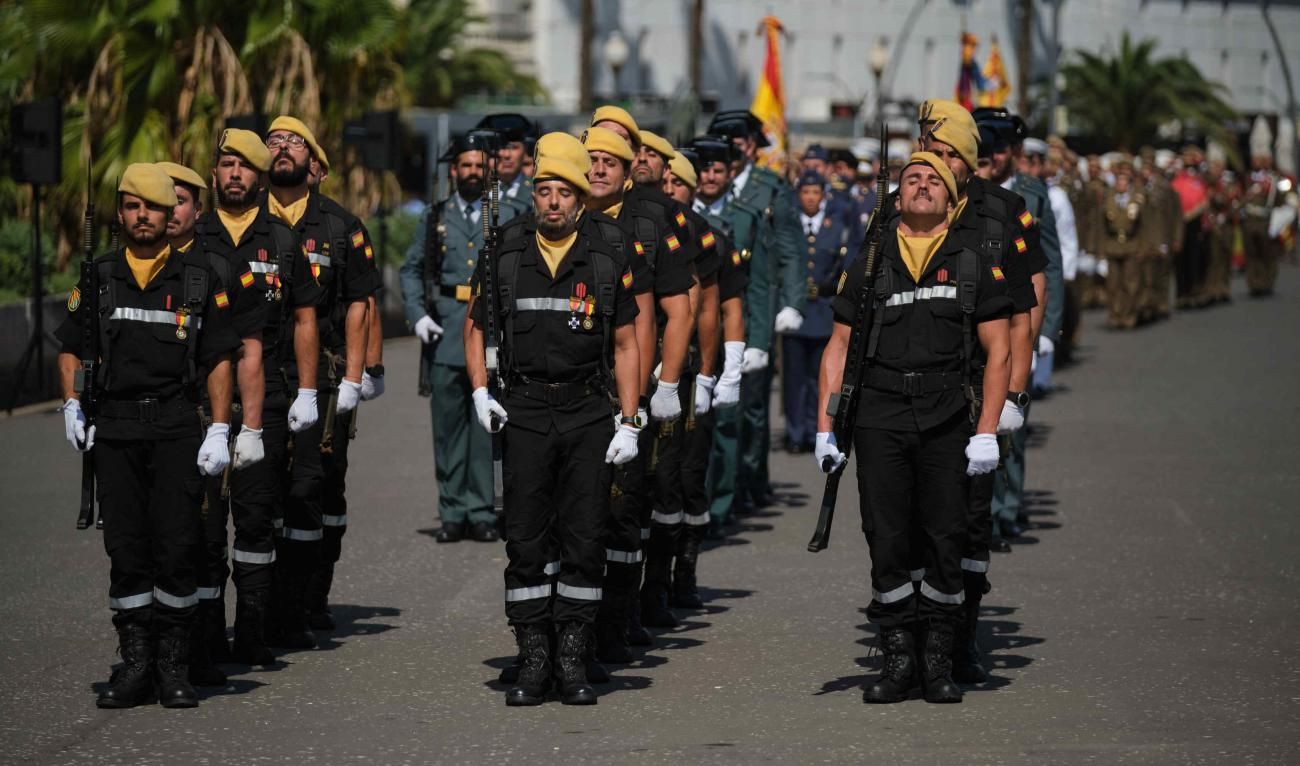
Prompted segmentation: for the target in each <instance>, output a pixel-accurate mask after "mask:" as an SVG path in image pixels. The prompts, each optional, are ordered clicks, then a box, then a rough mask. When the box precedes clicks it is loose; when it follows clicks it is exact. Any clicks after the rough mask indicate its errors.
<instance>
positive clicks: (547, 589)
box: [506, 583, 551, 604]
mask: <svg viewBox="0 0 1300 766" xmlns="http://www.w3.org/2000/svg"><path fill="white" fill-rule="evenodd" d="M550 595H551V586H550V584H549V583H548V584H546V585H532V586H529V587H527V588H506V603H507V604H509V603H513V602H515V601H531V600H532V599H535V598H550Z"/></svg>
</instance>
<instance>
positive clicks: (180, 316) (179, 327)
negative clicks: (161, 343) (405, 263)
mask: <svg viewBox="0 0 1300 766" xmlns="http://www.w3.org/2000/svg"><path fill="white" fill-rule="evenodd" d="M187 337H189V333H187V332H185V309H180V310H179V311H177V312H176V339H177V340H185V339H186V338H187Z"/></svg>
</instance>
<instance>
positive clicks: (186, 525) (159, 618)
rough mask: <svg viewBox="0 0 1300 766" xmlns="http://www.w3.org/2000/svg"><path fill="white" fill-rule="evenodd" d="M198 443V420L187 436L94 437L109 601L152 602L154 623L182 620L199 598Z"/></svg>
mask: <svg viewBox="0 0 1300 766" xmlns="http://www.w3.org/2000/svg"><path fill="white" fill-rule="evenodd" d="M201 443H202V440H201V439H200V438H199V435H198V429H197V421H196V428H195V435H194V436H192V437H186V438H176V439H158V440H152V439H151V440H144V439H109V438H104V439H99V440H97V441H96V442H95V480H96V481H97V482H98V486H99V502H100V510H101V513H102V515H103V518H104V549H105V550H106V551H107V552H108V557H109V561H110V569H109V587H108V596H109V608H111V609H114V610H119V611H125V610H128V609H138V608H140V607H144V606H148V605H150V604H152V605H153V611H154V621H155V625H156V626H157V627H158V628H159V629H160V630H164V629H166V628H167V627H169V626H176V625H188V624H189V621H190V619H191V618H192V617H193V615H194V607H195V605H196V604H197V603H198V600H199V597H198V592H197V588H198V585H197V582H198V569H199V566H200V562H201V551H202V546H201V541H202V539H203V530H202V525H201V523H200V519H199V508H200V506H201V504H202V500H203V481H202V479H201V478H200V474H199V469H198V466H197V464H196V461H197V458H198V454H199V445H200V444H201Z"/></svg>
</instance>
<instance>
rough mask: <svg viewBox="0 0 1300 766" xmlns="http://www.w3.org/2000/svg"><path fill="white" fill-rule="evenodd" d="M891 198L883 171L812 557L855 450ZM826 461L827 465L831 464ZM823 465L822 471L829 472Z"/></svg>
mask: <svg viewBox="0 0 1300 766" xmlns="http://www.w3.org/2000/svg"><path fill="white" fill-rule="evenodd" d="M886 143H887V138H886V135H885V125H884V122H881V124H880V145H881V146H884V145H885V144H886ZM888 194H889V173H888V172H887V171H886V170H885V169H884V168H883V167H882V168H881V169H880V173H879V174H878V175H877V176H876V207H875V209H874V210H872V211H871V221H870V223H869V224H868V225H867V236H866V239H865V240H863V242H862V250H863V253H864V254H865V255H864V257H863V259H862V260H863V265H862V268H863V270H864V279H863V280H862V287H861V288H860V289H859V290H858V294H857V295H856V296H854V297H855V299H856V300H855V303H856V305H857V307H858V308H857V311H856V312H855V313H854V315H853V327H852V329H851V330H850V332H849V347H848V353H847V354H846V355H845V358H844V378H843V380H841V382H840V390H839V393H836V394H831V399H830V402H829V403H828V404H827V407H826V414H827V415H830V416H831V417H832V418H833V420H832V423H831V432H832V433H834V434H835V441H836V443H837V445H838V446H839V448H840V451H841V452H843V453H844V457H845V460H844V464H843V465H841V466H840V467H839V469H838V470H835V471H831V472H830V473H828V474H827V476H826V488H825V490H824V491H823V492H822V506H821V511H820V512H819V513H818V514H817V528H816V529H815V530H814V531H813V536H812V540H810V541H809V542H808V550H809V551H810V552H812V553H817V552H819V551H823V550H826V546H827V545H829V544H830V538H831V522H832V521H833V520H834V518H835V500H836V498H837V497H838V496H839V492H840V479H842V478H843V477H844V471H845V470H846V469H847V468H848V465H849V461H848V457H849V453H850V452H851V451H852V449H853V424H854V422H855V421H856V420H857V414H858V399H859V390H860V389H861V387H862V381H863V379H864V377H865V375H866V368H867V365H866V361H867V360H866V356H867V346H868V343H869V338H868V336H869V335H870V333H871V326H872V319H873V315H874V314H875V282H876V258H877V256H879V254H880V250H881V248H882V247H884V242H885V228H886V227H885V197H886V196H888ZM829 461H830V458H826V461H825V462H829ZM825 462H824V463H823V465H822V470H826V469H827V468H829V466H828V465H825Z"/></svg>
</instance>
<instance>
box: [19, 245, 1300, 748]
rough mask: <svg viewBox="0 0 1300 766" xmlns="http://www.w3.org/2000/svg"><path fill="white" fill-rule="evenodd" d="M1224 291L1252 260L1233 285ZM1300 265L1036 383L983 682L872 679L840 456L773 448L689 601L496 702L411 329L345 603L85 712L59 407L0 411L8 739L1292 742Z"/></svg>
mask: <svg viewBox="0 0 1300 766" xmlns="http://www.w3.org/2000/svg"><path fill="white" fill-rule="evenodd" d="M1237 288H1238V294H1239V296H1240V295H1241V285H1240V284H1239V285H1237ZM1297 295H1300V271H1297V270H1296V269H1295V268H1289V267H1288V268H1284V269H1283V275H1282V283H1281V286H1280V290H1279V296H1278V297H1276V298H1274V299H1272V300H1269V301H1251V300H1248V299H1246V298H1244V297H1239V298H1238V300H1237V301H1236V303H1234V304H1233V305H1231V306H1226V307H1220V308H1216V309H1212V310H1208V311H1202V312H1197V313H1192V314H1186V315H1179V316H1177V317H1176V318H1175V319H1174V320H1173V321H1170V322H1166V323H1163V324H1161V325H1158V326H1155V327H1151V328H1147V329H1144V330H1142V331H1139V332H1135V333H1128V334H1113V333H1108V332H1106V331H1104V330H1102V329H1101V328H1100V320H1101V317H1100V316H1099V315H1097V314H1095V313H1094V314H1090V315H1089V316H1088V319H1087V325H1086V327H1085V334H1084V344H1083V348H1082V351H1081V354H1080V356H1081V361H1080V363H1079V364H1078V365H1076V366H1075V367H1073V368H1071V369H1069V370H1065V371H1062V372H1061V373H1060V374H1059V375H1058V382H1059V383H1060V384H1061V387H1062V389H1063V390H1062V391H1061V392H1060V393H1058V394H1057V395H1056V396H1054V397H1052V398H1050V399H1048V400H1045V401H1043V402H1041V403H1038V404H1036V405H1035V409H1034V412H1033V421H1034V426H1035V430H1034V436H1033V439H1032V441H1031V451H1030V457H1029V487H1030V491H1031V498H1032V507H1031V510H1030V513H1031V517H1032V520H1033V525H1032V529H1031V530H1030V532H1029V533H1028V535H1027V536H1026V537H1025V538H1022V539H1021V540H1020V541H1018V542H1017V544H1016V545H1015V548H1014V551H1013V552H1012V553H1010V554H1006V555H999V556H996V557H995V559H994V562H993V569H992V571H991V573H990V578H991V579H992V581H993V584H994V587H995V590H994V592H993V593H992V594H991V595H990V596H989V597H988V598H987V599H986V600H985V619H984V636H983V638H984V643H985V645H986V646H987V647H990V648H991V649H992V657H993V666H994V672H993V679H992V680H991V681H990V682H989V683H988V684H986V685H985V686H984V687H982V688H979V689H975V690H972V691H970V693H968V695H967V696H966V701H965V703H964V704H962V705H955V706H934V705H927V704H926V703H924V702H923V701H921V700H919V699H914V700H912V701H909V702H906V703H902V704H899V705H893V706H883V707H869V706H865V705H863V704H862V703H861V701H860V688H861V686H862V684H863V682H864V681H865V679H867V678H868V677H869V676H871V675H872V674H873V673H874V672H875V669H876V667H877V664H878V662H879V659H878V657H871V656H869V655H870V651H869V646H870V645H871V644H873V643H874V641H873V639H872V633H871V632H870V631H869V630H868V629H867V627H866V625H865V618H864V616H863V612H862V610H863V608H864V607H865V605H866V600H867V598H868V593H869V585H868V581H867V551H866V545H865V543H864V542H863V540H862V537H861V535H860V534H859V532H858V530H857V524H856V512H855V511H856V496H855V495H854V492H853V489H852V487H853V482H851V481H845V482H844V485H843V486H844V487H845V492H844V493H843V495H842V496H841V499H840V520H839V522H838V524H837V526H836V534H835V535H834V537H833V539H832V543H831V548H830V549H829V550H827V551H825V552H823V553H821V554H818V555H812V554H809V553H808V552H806V551H805V548H804V546H805V544H806V543H807V539H808V536H809V534H810V533H811V530H812V526H813V521H814V516H815V511H816V505H817V500H818V498H819V497H820V484H821V482H820V479H819V476H818V474H817V473H816V470H815V467H814V465H813V461H812V460H811V459H809V457H808V456H798V457H791V456H787V455H785V454H784V453H774V454H773V456H772V465H773V472H774V475H775V476H776V477H777V478H778V480H780V481H781V482H782V485H781V493H782V499H783V503H782V504H781V505H778V506H776V507H774V508H771V509H768V510H766V511H763V512H761V513H759V514H758V515H757V516H752V517H748V518H746V519H745V520H744V524H743V528H742V529H741V530H740V532H739V533H738V534H737V535H735V536H733V537H731V538H729V539H728V540H726V541H725V542H724V543H723V544H721V545H718V546H716V547H715V548H713V549H711V550H709V551H708V552H707V553H706V554H705V555H704V557H703V559H702V564H701V581H702V583H703V584H704V585H706V586H707V588H706V590H705V594H706V597H707V601H708V606H707V608H706V610H704V611H703V612H701V613H699V614H696V615H694V616H691V617H690V618H689V619H688V620H686V622H685V623H684V625H683V626H682V627H681V628H680V629H678V630H675V631H673V632H667V633H662V634H661V635H659V638H658V644H657V646H656V647H655V648H653V649H652V650H650V651H649V652H648V653H646V654H645V656H644V657H642V658H641V659H640V661H638V662H637V663H636V664H634V665H632V666H630V667H627V668H622V669H618V670H617V671H616V677H615V679H614V682H613V683H612V684H611V685H609V686H604V687H601V691H602V696H601V698H600V704H599V705H598V706H597V707H594V708H571V707H565V706H562V705H560V704H559V703H548V704H546V705H543V706H541V707H538V708H528V709H507V708H506V707H505V705H504V701H503V694H502V691H503V690H502V689H501V688H499V687H498V686H497V685H496V684H495V683H494V680H493V679H494V678H495V676H496V674H497V669H498V668H499V667H500V666H501V665H502V664H503V663H504V662H505V660H506V658H507V657H508V656H509V655H511V654H512V652H513V641H512V638H511V635H510V633H509V632H508V630H507V628H506V625H505V621H504V618H503V616H502V605H501V593H502V587H503V586H502V579H501V571H502V567H503V565H504V549H503V548H502V547H501V546H500V545H483V544H476V543H461V544H459V545H450V546H447V545H437V544H435V543H434V541H433V539H432V537H430V536H429V533H430V531H431V530H432V528H434V527H435V526H436V521H435V513H434V483H433V476H432V455H431V446H430V440H429V434H428V426H427V424H428V413H427V404H426V402H425V401H424V400H422V399H419V398H417V397H416V396H415V394H414V388H415V386H414V381H415V368H414V360H415V351H416V347H415V344H414V341H413V340H411V339H401V340H397V341H394V342H392V343H390V345H389V347H388V354H387V356H388V358H387V362H388V365H387V366H388V368H389V370H390V374H389V392H388V394H387V395H386V396H385V397H384V398H383V399H381V400H379V401H377V402H374V403H370V404H367V405H365V406H364V407H363V409H362V411H361V416H360V427H359V433H358V442H357V443H356V444H355V445H354V448H353V451H352V454H353V466H352V471H351V476H350V487H351V492H350V497H351V503H350V508H349V517H350V521H351V525H352V526H351V528H350V530H349V532H348V536H347V538H346V540H345V549H344V558H343V562H342V564H341V566H340V570H339V577H338V579H337V581H336V587H335V599H334V600H335V602H336V603H337V604H338V606H336V607H335V609H334V611H335V614H336V617H337V618H339V621H340V623H341V624H340V628H339V629H338V630H337V631H336V632H335V633H334V634H333V635H332V636H330V637H329V640H328V641H327V642H326V643H325V644H324V646H323V647H322V648H321V649H319V650H316V651H310V652H300V653H295V654H288V655H285V656H284V657H283V662H281V663H280V664H279V665H278V666H277V667H275V668H272V669H267V670H258V671H250V670H249V669H247V668H241V667H236V666H231V668H230V669H231V670H232V671H233V673H232V681H231V685H230V686H229V687H228V688H227V689H226V690H224V691H220V692H217V693H214V694H210V695H206V696H205V699H204V701H203V703H202V704H201V705H200V707H199V708H198V709H196V710H190V711H168V710H163V709H162V708H160V707H157V706H148V707H142V708H137V709H134V710H130V711H100V710H97V709H96V708H95V706H94V691H93V689H94V686H95V685H96V684H98V683H100V682H102V681H103V680H104V679H105V678H106V677H107V673H108V670H109V667H110V665H111V664H112V663H113V662H114V659H115V657H114V639H113V636H112V628H111V626H110V623H109V616H110V613H109V611H108V610H107V609H106V599H107V593H106V591H107V571H108V561H107V558H106V557H105V555H104V551H103V548H102V544H101V542H100V539H99V535H98V534H96V533H94V532H80V533H78V532H76V531H74V529H73V521H74V518H75V512H76V502H77V492H78V484H77V472H78V465H79V464H78V462H77V460H76V457H75V455H74V454H73V453H72V451H71V450H70V449H69V448H68V447H67V445H66V444H65V443H64V442H63V429H62V423H61V421H60V418H59V416H58V415H57V414H31V415H26V416H22V417H15V418H10V419H7V420H2V421H0V444H2V445H3V447H2V449H3V455H4V457H3V459H2V460H0V583H3V586H2V587H0V656H2V657H3V672H0V762H5V763H43V764H62V763H106V764H123V763H132V764H145V763H160V764H164V763H165V764H174V763H192V764H204V763H229V762H239V763H249V764H252V763H283V762H288V761H291V760H292V761H295V762H301V763H317V762H319V763H331V764H342V763H350V762H367V763H376V764H396V763H486V762H504V761H524V760H528V761H530V762H546V763H555V762H562V761H563V762H576V761H582V762H620V763H682V762H690V763H742V764H748V763H764V762H772V763H867V762H872V763H877V762H878V763H894V764H906V763H961V764H982V763H997V764H1002V763H1064V764H1073V763H1108V764H1109V763H1176V764H1195V763H1215V764H1219V763H1225V762H1231V763H1265V764H1280V763H1295V762H1297V761H1298V760H1300V726H1298V724H1300V720H1298V719H1300V715H1298V712H1300V704H1298V702H1300V692H1297V691H1296V685H1297V683H1300V641H1297V631H1298V630H1300V619H1298V615H1300V611H1298V609H1300V587H1298V586H1300V574H1298V572H1297V563H1298V562H1300V555H1298V554H1300V545H1298V543H1300V533H1298V530H1300V524H1298V523H1297V521H1296V520H1295V518H1294V516H1295V513H1296V509H1297V506H1298V504H1297V502H1296V497H1297V496H1300V470H1298V469H1297V466H1298V465H1300V447H1298V446H1297V438H1296V431H1297V429H1298V428H1300V412H1298V411H1297V396H1296V393H1297V388H1296V385H1297V381H1300V329H1298V328H1300V303H1298V302H1297V300H1296V296H1297Z"/></svg>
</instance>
